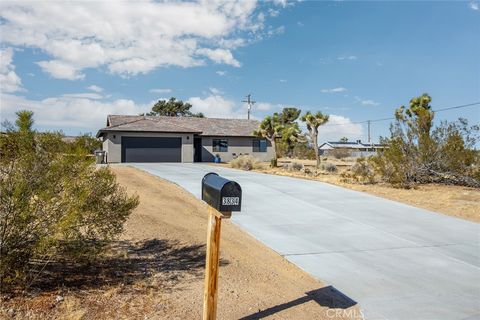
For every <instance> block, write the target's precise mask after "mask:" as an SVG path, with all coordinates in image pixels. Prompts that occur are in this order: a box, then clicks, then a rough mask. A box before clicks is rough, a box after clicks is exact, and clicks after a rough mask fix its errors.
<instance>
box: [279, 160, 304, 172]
mask: <svg viewBox="0 0 480 320" xmlns="http://www.w3.org/2000/svg"><path fill="white" fill-rule="evenodd" d="M282 168H283V169H284V170H287V171H303V170H304V169H305V167H304V165H303V164H301V163H299V162H291V163H285V164H283V166H282Z"/></svg>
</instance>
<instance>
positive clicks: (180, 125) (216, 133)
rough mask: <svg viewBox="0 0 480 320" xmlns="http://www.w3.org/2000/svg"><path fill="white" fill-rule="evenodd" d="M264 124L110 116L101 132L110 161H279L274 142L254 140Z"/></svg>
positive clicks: (235, 120) (253, 121)
mask: <svg viewBox="0 0 480 320" xmlns="http://www.w3.org/2000/svg"><path fill="white" fill-rule="evenodd" d="M259 124H260V123H259V122H258V121H255V120H247V119H214V118H195V117H163V116H127V115H109V116H108V117H107V126H106V127H105V128H102V129H100V130H99V131H98V133H97V137H99V138H102V140H103V150H104V151H106V153H107V154H106V159H107V160H106V161H107V162H108V163H115V162H209V161H210V162H211V161H213V160H214V157H215V156H217V155H218V156H219V157H220V158H221V159H222V161H230V160H232V159H234V158H236V157H238V156H240V155H251V156H253V157H255V158H257V159H259V160H261V161H268V160H270V159H271V158H273V157H274V150H273V147H272V145H271V143H270V142H269V141H267V140H266V139H259V138H257V137H255V136H254V135H253V131H254V130H255V129H257V128H258V126H259Z"/></svg>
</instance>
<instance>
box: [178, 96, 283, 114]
mask: <svg viewBox="0 0 480 320" xmlns="http://www.w3.org/2000/svg"><path fill="white" fill-rule="evenodd" d="M222 95H223V93H222V92H221V91H220V90H218V89H216V88H209V92H208V93H206V96H205V97H191V98H189V99H188V100H187V102H188V103H191V104H192V106H193V107H192V112H201V113H203V114H204V115H205V116H206V117H211V118H236V119H245V118H246V117H247V105H246V103H243V102H239V101H233V100H231V99H228V98H225V97H224V96H222ZM280 108H281V105H280V104H271V103H268V102H257V103H255V104H254V105H253V107H252V115H251V117H252V119H257V117H256V115H255V114H256V112H257V111H259V112H260V113H261V112H263V111H268V110H276V109H280Z"/></svg>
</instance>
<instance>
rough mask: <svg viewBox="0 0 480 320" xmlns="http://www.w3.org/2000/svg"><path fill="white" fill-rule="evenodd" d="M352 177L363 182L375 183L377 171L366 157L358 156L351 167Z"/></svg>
mask: <svg viewBox="0 0 480 320" xmlns="http://www.w3.org/2000/svg"><path fill="white" fill-rule="evenodd" d="M351 172H352V177H353V178H354V179H355V180H356V181H357V182H361V183H374V182H375V171H374V169H373V167H372V166H371V165H370V164H369V162H368V160H367V159H366V158H363V157H361V158H358V159H357V161H356V162H355V164H354V165H353V166H352V168H351Z"/></svg>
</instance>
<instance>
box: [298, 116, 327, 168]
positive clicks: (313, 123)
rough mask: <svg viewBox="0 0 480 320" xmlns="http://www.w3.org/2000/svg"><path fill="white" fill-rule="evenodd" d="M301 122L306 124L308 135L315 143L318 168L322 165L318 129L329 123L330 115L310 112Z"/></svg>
mask: <svg viewBox="0 0 480 320" xmlns="http://www.w3.org/2000/svg"><path fill="white" fill-rule="evenodd" d="M301 120H302V121H303V122H305V123H306V125H307V130H308V134H309V136H310V139H311V140H312V143H313V148H314V150H315V158H316V159H317V167H318V166H319V165H320V157H319V155H318V127H320V126H321V125H323V124H325V123H327V122H328V115H326V114H323V113H321V112H320V111H318V112H317V113H315V114H313V113H311V112H310V111H307V113H305V114H304V115H303V116H302V118H301Z"/></svg>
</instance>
